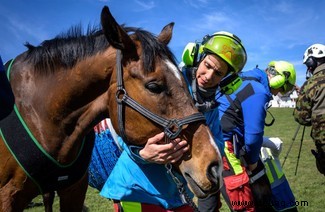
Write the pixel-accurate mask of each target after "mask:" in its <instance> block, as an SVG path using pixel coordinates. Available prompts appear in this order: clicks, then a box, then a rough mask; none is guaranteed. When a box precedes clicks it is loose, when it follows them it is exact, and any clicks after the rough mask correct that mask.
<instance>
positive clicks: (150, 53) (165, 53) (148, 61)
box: [126, 28, 177, 73]
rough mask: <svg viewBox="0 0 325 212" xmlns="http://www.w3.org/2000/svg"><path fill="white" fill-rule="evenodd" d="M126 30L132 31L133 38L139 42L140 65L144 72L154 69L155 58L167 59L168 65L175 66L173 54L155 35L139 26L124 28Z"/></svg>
mask: <svg viewBox="0 0 325 212" xmlns="http://www.w3.org/2000/svg"><path fill="white" fill-rule="evenodd" d="M126 30H127V32H131V31H133V32H134V39H135V40H137V41H139V42H140V43H141V48H142V55H141V59H142V63H143V64H142V66H143V69H144V72H145V73H150V72H153V71H154V70H155V66H156V60H157V59H158V60H164V61H169V62H170V65H173V66H175V67H177V65H176V59H175V56H174V54H173V53H172V52H171V50H170V49H169V47H168V46H167V45H165V44H164V43H161V42H159V41H158V39H157V36H155V35H153V34H152V33H151V32H148V31H145V30H142V29H141V28H133V29H131V28H126Z"/></svg>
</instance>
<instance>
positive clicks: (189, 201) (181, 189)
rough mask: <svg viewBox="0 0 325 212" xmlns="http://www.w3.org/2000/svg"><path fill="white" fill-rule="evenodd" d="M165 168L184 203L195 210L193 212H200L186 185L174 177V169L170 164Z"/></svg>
mask: <svg viewBox="0 0 325 212" xmlns="http://www.w3.org/2000/svg"><path fill="white" fill-rule="evenodd" d="M165 167H166V169H167V173H168V174H169V175H170V176H171V177H172V179H173V181H174V182H175V184H176V186H177V189H178V192H179V195H180V197H181V200H182V203H184V204H188V205H189V206H190V207H192V208H193V211H195V212H199V209H198V208H197V206H196V205H195V203H194V202H193V199H192V198H190V197H189V195H188V194H187V193H186V190H185V187H184V184H183V183H182V182H181V181H180V180H179V179H178V178H177V177H176V176H175V175H174V173H173V170H172V169H173V167H172V165H171V164H170V163H167V164H165Z"/></svg>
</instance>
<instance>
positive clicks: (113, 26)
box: [101, 6, 137, 55]
mask: <svg viewBox="0 0 325 212" xmlns="http://www.w3.org/2000/svg"><path fill="white" fill-rule="evenodd" d="M101 25H102V29H103V33H104V35H105V37H106V39H107V40H108V42H109V43H110V44H111V45H112V46H113V47H114V48H116V49H120V50H122V52H123V53H125V52H127V53H128V54H130V52H132V53H135V55H137V53H136V52H137V51H136V46H135V44H134V43H133V41H132V39H131V38H130V36H129V35H128V34H127V33H126V32H125V31H124V30H123V28H122V27H121V26H120V25H119V24H118V23H117V22H116V20H115V19H114V17H113V16H112V14H111V12H110V10H109V8H108V7H107V6H104V8H103V10H102V13H101Z"/></svg>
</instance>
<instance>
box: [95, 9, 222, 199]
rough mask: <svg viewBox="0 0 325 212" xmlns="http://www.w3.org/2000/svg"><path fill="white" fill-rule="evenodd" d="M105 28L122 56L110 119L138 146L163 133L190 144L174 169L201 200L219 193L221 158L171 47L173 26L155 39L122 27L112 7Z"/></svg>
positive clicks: (114, 76) (112, 92)
mask: <svg viewBox="0 0 325 212" xmlns="http://www.w3.org/2000/svg"><path fill="white" fill-rule="evenodd" d="M101 23H102V29H103V32H104V34H105V36H106V38H107V40H108V42H109V43H110V44H111V45H112V47H114V49H116V51H117V54H116V67H115V68H114V71H113V74H112V77H111V80H110V86H109V89H108V93H107V94H108V111H109V117H110V118H111V120H112V124H113V126H114V128H115V129H116V130H117V132H118V134H119V135H121V136H122V137H123V138H124V139H125V141H126V142H127V143H129V144H132V145H138V146H142V145H144V144H145V142H146V141H147V140H148V138H150V137H152V136H154V135H155V134H157V133H159V132H161V131H165V132H166V134H167V135H170V137H171V138H173V137H176V136H178V137H181V138H183V139H186V140H187V141H188V142H189V145H190V151H189V152H188V153H187V154H185V155H184V157H183V158H182V160H180V162H179V163H177V164H175V165H174V167H175V168H176V169H177V170H179V171H180V172H181V173H182V175H183V176H184V177H185V179H186V180H187V182H188V184H189V187H190V188H191V190H192V191H193V192H194V194H195V195H196V196H198V197H205V196H207V195H208V194H210V193H212V192H215V191H216V190H217V189H219V186H220V174H221V173H220V172H221V171H220V170H221V167H222V163H221V156H220V153H219V150H218V148H217V146H216V144H215V141H214V139H213V136H212V134H211V132H210V130H209V128H208V127H207V125H206V124H205V120H204V117H203V118H202V116H203V115H202V114H200V113H198V110H197V109H196V107H195V106H194V104H193V101H192V98H191V96H190V94H189V91H188V90H187V85H186V83H185V81H184V79H183V77H182V74H181V73H180V71H179V69H178V68H177V65H176V62H175V59H174V56H173V54H172V53H171V51H170V50H169V48H168V47H167V45H168V43H169V42H170V40H171V38H172V29H173V25H174V23H170V24H168V25H166V26H165V27H164V28H163V29H162V31H161V33H160V34H159V35H158V36H153V35H152V34H151V33H148V32H146V31H143V30H141V29H135V30H132V29H127V28H122V27H121V26H120V25H118V24H117V23H116V21H115V19H114V18H113V17H112V15H111V14H110V12H109V9H108V8H107V7H104V8H103V10H102V14H101ZM128 32H133V34H130V35H129V34H128ZM119 52H121V55H119V54H120V53H119ZM119 75H120V76H119Z"/></svg>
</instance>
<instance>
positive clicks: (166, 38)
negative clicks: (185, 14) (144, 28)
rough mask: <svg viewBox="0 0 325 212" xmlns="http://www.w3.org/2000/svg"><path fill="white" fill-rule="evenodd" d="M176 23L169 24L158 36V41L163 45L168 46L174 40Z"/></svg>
mask: <svg viewBox="0 0 325 212" xmlns="http://www.w3.org/2000/svg"><path fill="white" fill-rule="evenodd" d="M174 24H175V23H174V22H171V23H170V24H167V25H166V26H165V27H164V28H163V29H162V30H161V32H160V34H159V35H158V40H159V41H160V42H162V43H165V44H166V45H167V44H168V43H169V42H170V40H171V39H172V34H173V33H172V32H173V27H174Z"/></svg>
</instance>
